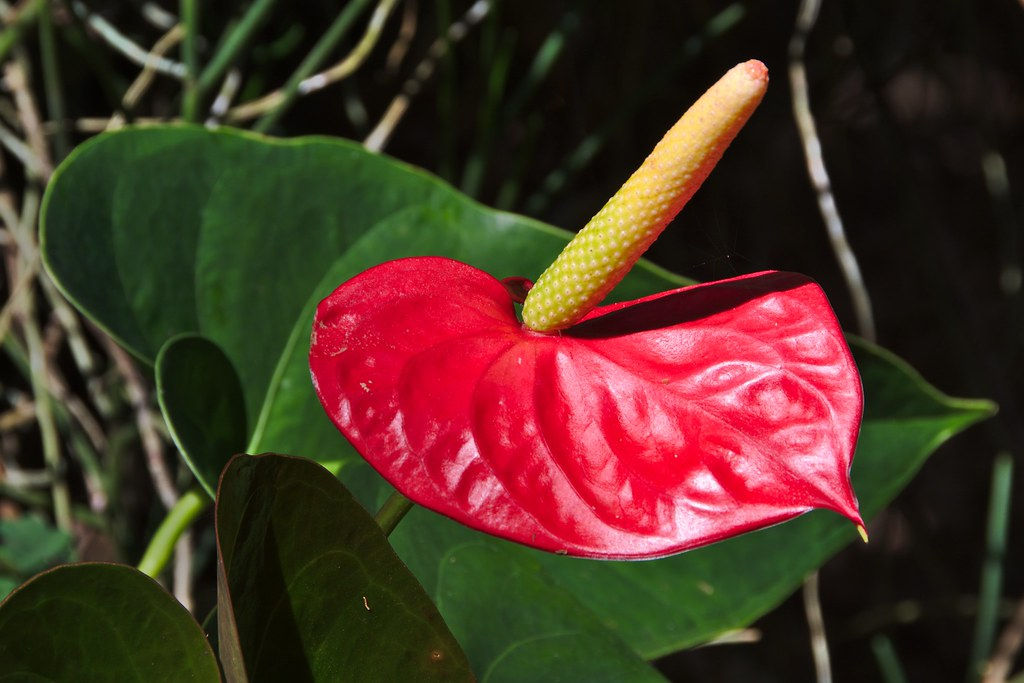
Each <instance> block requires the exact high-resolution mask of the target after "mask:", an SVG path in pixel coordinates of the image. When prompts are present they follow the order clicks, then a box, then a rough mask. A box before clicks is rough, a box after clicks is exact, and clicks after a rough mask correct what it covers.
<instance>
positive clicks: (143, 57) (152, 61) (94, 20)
mask: <svg viewBox="0 0 1024 683" xmlns="http://www.w3.org/2000/svg"><path fill="white" fill-rule="evenodd" d="M71 9H72V11H73V12H74V13H75V16H77V17H78V18H79V19H81V20H82V21H83V22H85V24H86V25H87V26H88V27H89V28H91V29H92V30H93V31H95V32H96V34H97V35H99V37H100V38H102V39H103V41H104V42H105V43H106V44H107V45H109V46H110V47H112V48H113V49H114V50H115V51H117V52H118V53H120V54H121V55H122V56H124V57H125V58H127V59H128V60H129V61H131V62H134V63H135V64H137V65H139V66H150V67H152V68H153V69H154V70H155V71H158V72H159V73H162V74H164V75H166V76H170V77H172V78H176V79H178V80H183V79H184V78H185V75H186V73H187V70H186V68H185V65H184V64H182V63H181V62H175V61H173V60H170V59H166V58H164V57H155V56H151V55H150V54H149V51H148V50H146V49H145V48H143V47H140V46H139V45H136V44H135V43H134V42H132V41H131V40H129V39H128V38H126V37H125V36H124V34H122V33H121V32H120V31H118V30H117V28H116V27H115V26H114V25H113V24H111V23H110V22H109V21H107V20H106V19H104V18H103V17H101V16H100V15H98V14H93V13H92V12H90V11H89V8H88V7H86V6H85V4H84V3H83V2H81V0H71Z"/></svg>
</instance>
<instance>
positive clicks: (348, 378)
mask: <svg viewBox="0 0 1024 683" xmlns="http://www.w3.org/2000/svg"><path fill="white" fill-rule="evenodd" d="M766 87H767V72H766V70H765V68H764V66H763V65H762V64H761V63H760V62H756V61H751V62H747V63H744V64H740V65H739V66H737V67H735V68H733V69H732V70H730V71H729V72H728V73H727V74H726V75H725V76H724V77H723V78H722V79H721V80H720V81H719V82H718V83H716V84H715V85H714V86H712V88H711V89H710V90H709V91H708V92H707V93H705V94H704V95H703V96H702V97H701V98H700V100H698V102H697V103H695V104H694V105H693V107H691V108H690V110H688V111H687V113H686V114H684V115H683V117H682V118H681V119H680V121H679V122H678V123H677V124H676V125H675V126H674V127H673V128H672V129H671V130H670V131H669V132H668V133H667V134H666V136H665V138H664V139H663V140H662V141H661V142H660V143H659V144H658V146H657V147H656V148H655V150H654V151H653V152H652V153H651V155H650V156H649V157H648V158H647V160H646V161H645V162H644V164H643V165H642V166H641V167H640V169H639V170H638V171H637V172H636V173H634V174H633V176H632V177H631V178H630V179H629V180H628V181H627V182H626V183H625V184H624V185H623V187H622V189H620V190H619V192H618V193H616V195H615V196H614V197H613V198H612V199H611V200H610V201H609V202H608V204H607V205H606V206H605V207H604V208H603V209H602V210H601V211H600V212H599V213H598V214H597V215H596V216H595V217H594V219H593V220H592V221H591V222H590V223H589V224H588V225H587V227H585V228H584V229H583V230H581V231H580V233H579V234H578V235H577V236H576V237H575V238H574V239H573V240H572V242H570V244H569V245H568V246H567V247H566V248H565V250H564V251H563V252H562V254H561V255H560V256H559V257H558V259H557V260H556V261H555V263H554V264H552V266H551V267H550V268H549V269H548V270H547V271H545V273H544V274H542V275H541V277H540V278H539V279H538V281H537V285H536V286H535V287H533V288H532V289H530V288H529V287H528V286H523V284H524V283H522V282H521V281H520V282H511V283H509V282H500V281H498V280H496V279H495V278H494V277H492V276H491V275H489V274H487V273H485V272H483V271H480V270H478V269H476V268H473V267H471V266H469V265H466V264H464V263H460V262H457V261H454V260H451V259H445V258H435V257H428V258H409V259H401V260H398V261H392V262H389V263H384V264H381V265H379V266H376V267H374V268H371V269H369V270H367V271H365V272H363V273H361V274H360V275H357V276H356V277H354V278H352V279H351V280H349V281H348V282H346V283H344V284H342V285H341V286H340V287H338V288H337V289H336V290H335V291H334V292H333V293H332V294H331V295H330V296H329V297H327V298H326V299H324V301H323V302H321V304H320V306H319V307H318V309H317V313H316V317H315V320H314V324H313V335H312V341H311V349H310V368H311V371H312V375H313V383H314V385H315V388H316V391H317V394H318V396H319V398H320V401H321V402H322V403H323V405H324V408H325V409H326V411H327V413H328V415H329V416H330V418H331V420H333V422H334V423H335V425H337V427H338V428H339V429H340V430H341V431H342V433H344V435H345V436H346V437H347V438H348V439H349V441H351V442H352V444H353V445H354V446H355V447H356V449H357V450H358V451H359V452H360V453H361V454H362V455H363V457H364V458H366V460H367V461H368V462H369V463H370V464H371V465H372V466H373V467H374V468H376V469H377V471H378V472H380V473H381V474H382V475H383V476H384V477H385V478H386V479H387V480H388V481H390V482H391V483H392V484H393V485H394V486H395V487H396V488H397V489H398V490H399V491H401V492H402V493H403V494H405V495H406V496H408V497H409V498H411V499H412V500H413V501H415V502H417V503H419V504H422V505H424V506H426V507H428V508H431V509H433V510H435V511H437V512H440V513H442V514H444V515H448V516H449V517H452V518H453V519H456V520H458V521H460V522H462V523H464V524H467V525H469V526H471V527H474V528H476V529H479V530H481V531H485V532H488V533H491V534H495V535H498V536H502V537H504V538H508V539H511V540H514V541H518V542H521V543H525V544H527V545H531V546H534V547H538V548H542V549H545V550H549V551H554V552H561V553H568V554H571V555H580V556H588V557H601V558H646V557H656V556H661V555H666V554H670V553H674V552H679V551H681V550H686V549H688V548H693V547H695V546H699V545H703V544H706V543H710V542H713V541H716V540H720V539H723V538H726V537H728V536H732V535H735V534H738V533H741V532H744V531H749V530H752V529H756V528H759V527H763V526H766V525H769V524H773V523H776V522H780V521H783V520H786V519H789V518H791V517H793V516H796V515H799V514H801V513H803V512H806V511H807V510H809V509H811V508H816V507H818V508H828V509H832V510H835V511H836V512H839V513H840V514H842V515H844V516H846V517H848V518H849V519H850V520H852V521H853V522H854V523H855V524H857V525H858V528H860V529H863V526H862V521H861V518H860V514H859V512H858V510H857V502H856V499H855V497H854V494H853V491H852V489H851V487H850V482H849V469H850V464H851V460H852V457H853V449H854V445H855V443H856V439H857V433H858V430H859V427H860V418H861V410H862V395H861V385H860V379H859V376H858V374H857V370H856V367H855V365H854V363H853V360H852V357H851V355H850V351H849V348H848V347H847V345H846V343H845V340H844V338H843V335H842V331H841V330H840V328H839V325H838V322H837V321H836V319H835V316H834V314H833V313H832V310H831V308H830V306H829V304H828V301H827V299H826V298H825V295H824V294H823V293H822V291H821V289H820V288H819V287H818V286H817V285H816V284H815V283H814V282H812V281H811V280H809V279H808V278H806V277H804V276H802V275H797V274H793V273H782V272H762V273H755V274H751V275H744V276H741V277H737V278H733V279H730V280H723V281H720V282H713V283H708V284H702V285H696V286H693V287H685V288H682V289H678V290H674V291H670V292H664V293H661V294H656V295H653V296H649V297H645V298H643V299H639V300H636V301H630V302H626V303H619V304H613V305H609V306H603V307H595V306H597V304H598V303H600V301H601V299H603V298H604V296H605V295H606V294H607V293H608V292H609V291H610V290H611V288H612V287H614V285H615V284H616V283H617V282H618V281H619V280H621V278H622V277H623V276H624V275H625V274H626V272H627V271H628V270H629V268H630V267H631V266H632V265H633V263H634V262H635V261H636V260H637V259H638V258H639V257H640V254H642V253H643V251H644V250H645V249H646V248H647V247H648V246H650V244H651V242H653V240H654V239H655V238H656V237H657V235H658V234H659V233H660V232H661V230H662V229H663V228H664V227H665V225H666V224H667V223H668V222H669V221H670V220H671V219H672V218H673V217H674V216H675V214H676V213H677V212H678V211H679V210H680V209H681V208H682V205H683V204H684V203H685V202H686V201H687V199H689V197H690V196H691V195H692V194H693V192H695V191H696V189H697V187H699V185H700V184H701V183H702V182H703V180H704V178H706V177H707V175H708V173H709V172H710V171H711V168H712V167H713V166H714V164H715V163H716V162H717V160H718V159H719V158H720V157H721V154H722V152H723V151H724V149H725V147H726V146H728V144H729V142H730V141H731V140H732V139H733V137H734V136H735V135H736V133H737V132H738V130H739V129H740V127H742V125H743V123H744V122H745V121H746V119H747V118H748V117H749V116H750V114H751V113H752V112H753V110H754V108H755V107H756V106H757V104H758V102H759V101H760V99H761V97H762V96H763V94H764V91H765V88H766ZM527 285H528V283H527ZM526 289H529V293H528V294H527V295H526V297H525V303H524V307H523V322H520V320H519V319H518V318H517V316H516V311H515V306H514V304H515V303H516V302H517V301H522V298H521V296H520V294H521V292H522V291H523V290H526Z"/></svg>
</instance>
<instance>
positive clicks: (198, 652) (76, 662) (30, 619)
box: [0, 564, 220, 683]
mask: <svg viewBox="0 0 1024 683" xmlns="http://www.w3.org/2000/svg"><path fill="white" fill-rule="evenodd" d="M0 672H2V674H3V677H4V679H5V680H6V679H7V678H11V679H18V680H50V681H61V682H62V683H63V682H65V681H97V680H104V681H144V682H145V683H153V682H154V681H175V682H176V681H211V682H215V681H219V680H220V673H219V671H218V669H217V660H216V659H215V658H214V656H213V651H212V650H211V649H210V645H209V643H207V642H206V638H205V637H204V636H203V632H202V630H201V629H200V628H199V624H197V623H196V622H195V620H194V619H192V616H191V615H190V614H189V613H188V612H187V611H186V610H185V608H184V607H182V606H181V605H180V604H178V602H177V601H175V599H174V598H172V597H171V596H170V595H168V594H167V592H166V591H164V589H163V588H161V587H160V586H159V585H158V584H157V583H156V582H155V581H153V580H152V579H150V578H149V577H148V576H146V575H145V574H142V573H141V572H139V571H137V570H135V569H133V568H132V567H126V566H123V565H116V564H75V565H65V566H62V567H58V568H56V569H51V570H50V571H47V572H45V573H43V574H39V575H38V576H36V577H35V578H33V579H31V580H29V581H28V582H27V583H25V584H24V585H23V586H21V587H20V588H18V589H17V590H16V591H14V592H13V593H12V594H11V595H10V596H9V597H8V598H7V600H5V601H4V602H3V604H2V605H0Z"/></svg>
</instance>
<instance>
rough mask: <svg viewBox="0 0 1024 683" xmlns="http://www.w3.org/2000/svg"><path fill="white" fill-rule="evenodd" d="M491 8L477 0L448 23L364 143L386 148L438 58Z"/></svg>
mask: <svg viewBox="0 0 1024 683" xmlns="http://www.w3.org/2000/svg"><path fill="white" fill-rule="evenodd" d="M490 11H491V3H490V1H489V0H477V1H476V2H474V3H473V4H472V5H471V6H470V8H469V9H468V10H466V13H465V14H463V15H462V18H460V19H459V20H458V21H456V22H455V23H453V24H452V25H451V26H449V27H448V30H447V31H446V32H445V35H443V36H441V37H439V38H438V39H437V40H435V41H434V43H433V44H432V45H431V46H430V49H428V50H427V56H426V57H424V58H423V59H422V61H420V63H419V64H417V65H416V68H415V69H414V70H413V73H412V77H411V78H409V79H408V80H407V81H406V82H405V83H403V84H402V89H401V91H400V92H399V93H398V95H396V96H395V98H394V99H393V100H391V104H389V105H388V108H387V109H386V110H385V112H384V116H382V117H381V119H380V122H378V123H377V126H376V127H375V128H374V129H373V131H371V132H370V134H369V135H368V136H367V137H366V139H365V140H363V146H364V147H366V148H367V149H368V150H370V151H372V152H379V151H380V150H382V149H384V145H386V144H387V142H388V139H389V138H390V137H391V134H392V133H393V132H394V131H395V127H396V126H397V125H398V122H399V121H401V120H402V117H403V116H405V112H406V111H407V110H408V109H409V105H410V104H411V103H412V100H413V98H414V97H416V95H418V94H419V93H420V91H421V90H422V89H423V84H424V83H426V82H427V80H429V79H430V77H431V76H432V75H433V74H434V69H435V67H436V66H437V62H438V60H439V59H441V57H443V56H444V55H445V54H446V53H447V52H448V48H450V47H451V46H452V45H454V44H455V43H458V42H459V41H460V40H462V39H463V38H465V37H466V35H467V34H468V33H469V30H470V29H471V28H473V27H474V26H476V25H477V24H479V23H480V22H481V21H482V20H483V18H484V17H486V16H487V14H488V13H489V12H490Z"/></svg>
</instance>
